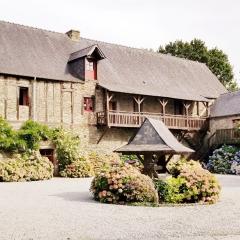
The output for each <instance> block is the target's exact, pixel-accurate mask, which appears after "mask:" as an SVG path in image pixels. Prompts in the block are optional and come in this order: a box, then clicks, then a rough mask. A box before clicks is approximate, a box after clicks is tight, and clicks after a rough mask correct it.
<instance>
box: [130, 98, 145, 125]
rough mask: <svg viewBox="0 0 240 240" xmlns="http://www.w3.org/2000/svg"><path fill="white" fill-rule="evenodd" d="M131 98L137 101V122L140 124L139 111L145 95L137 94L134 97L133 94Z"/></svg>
mask: <svg viewBox="0 0 240 240" xmlns="http://www.w3.org/2000/svg"><path fill="white" fill-rule="evenodd" d="M133 99H134V100H135V102H136V103H137V105H138V124H139V125H140V124H141V121H140V118H141V116H140V113H141V104H142V103H143V101H144V100H145V97H141V96H137V97H134V96H133Z"/></svg>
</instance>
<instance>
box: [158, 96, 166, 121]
mask: <svg viewBox="0 0 240 240" xmlns="http://www.w3.org/2000/svg"><path fill="white" fill-rule="evenodd" d="M158 101H159V102H160V104H161V106H162V114H163V122H164V123H165V114H166V105H167V104H168V100H167V99H164V98H163V99H161V98H158Z"/></svg>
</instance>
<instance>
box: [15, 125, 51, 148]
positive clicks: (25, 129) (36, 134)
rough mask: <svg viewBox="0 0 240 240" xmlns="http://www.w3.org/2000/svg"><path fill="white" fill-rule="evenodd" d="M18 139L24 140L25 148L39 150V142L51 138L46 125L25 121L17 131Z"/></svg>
mask: <svg viewBox="0 0 240 240" xmlns="http://www.w3.org/2000/svg"><path fill="white" fill-rule="evenodd" d="M17 135H18V138H19V140H21V141H22V142H25V147H26V149H27V150H39V147H40V142H41V141H46V140H48V139H50V138H51V130H50V129H49V128H48V126H46V125H42V124H40V123H37V122H34V121H32V120H28V121H26V122H25V123H24V124H23V125H22V127H21V128H20V130H19V131H18V133H17Z"/></svg>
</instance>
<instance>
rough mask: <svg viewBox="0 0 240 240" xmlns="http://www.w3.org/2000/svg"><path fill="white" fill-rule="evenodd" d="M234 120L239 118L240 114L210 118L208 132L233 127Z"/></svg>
mask: <svg viewBox="0 0 240 240" xmlns="http://www.w3.org/2000/svg"><path fill="white" fill-rule="evenodd" d="M234 120H240V115H235V116H229V117H218V118H210V126H209V128H210V132H211V133H212V134H213V133H214V132H215V131H216V130H217V129H230V128H234Z"/></svg>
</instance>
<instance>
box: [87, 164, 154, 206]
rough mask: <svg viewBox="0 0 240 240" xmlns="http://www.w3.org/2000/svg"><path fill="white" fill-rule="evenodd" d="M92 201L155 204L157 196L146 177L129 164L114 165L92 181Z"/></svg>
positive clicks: (151, 183)
mask: <svg viewBox="0 0 240 240" xmlns="http://www.w3.org/2000/svg"><path fill="white" fill-rule="evenodd" d="M91 192H92V193H93V196H94V199H95V200H97V201H100V202H103V203H114V204H138V203H141V204H143V205H144V204H149V203H150V204H157V203H158V194H157V191H156V190H155V187H154V184H153V182H152V180H151V178H149V177H148V176H145V175H143V174H141V173H140V172H139V171H138V170H137V169H136V168H134V167H132V166H131V165H129V164H116V165H113V166H112V167H111V168H110V169H108V170H105V171H102V172H100V173H99V174H98V175H97V176H96V177H95V178H94V179H93V181H92V184H91Z"/></svg>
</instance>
